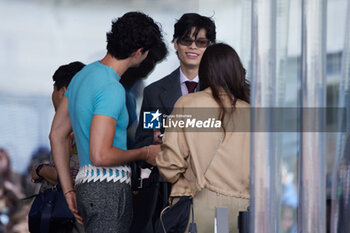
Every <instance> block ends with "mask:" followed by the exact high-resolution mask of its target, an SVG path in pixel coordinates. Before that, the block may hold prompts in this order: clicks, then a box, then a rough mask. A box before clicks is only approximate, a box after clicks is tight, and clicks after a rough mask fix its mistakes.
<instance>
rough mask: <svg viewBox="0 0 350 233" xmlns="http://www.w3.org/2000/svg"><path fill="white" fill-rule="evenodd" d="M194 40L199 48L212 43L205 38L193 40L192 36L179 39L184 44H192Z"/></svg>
mask: <svg viewBox="0 0 350 233" xmlns="http://www.w3.org/2000/svg"><path fill="white" fill-rule="evenodd" d="M193 42H194V43H196V46H197V47H198V48H206V47H208V45H209V44H210V41H209V40H208V39H203V38H198V39H195V40H192V39H191V38H188V37H185V38H182V39H180V40H179V43H180V44H181V45H184V46H190V45H191V44H192V43H193Z"/></svg>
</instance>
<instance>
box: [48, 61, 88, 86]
mask: <svg viewBox="0 0 350 233" xmlns="http://www.w3.org/2000/svg"><path fill="white" fill-rule="evenodd" d="M84 66H85V64H83V63H81V62H79V61H75V62H71V63H69V64H67V65H62V66H60V67H59V68H58V69H57V70H56V71H55V73H54V74H53V76H52V80H53V81H54V84H55V86H56V88H57V90H58V91H59V90H60V89H61V88H62V87H68V85H69V83H70V81H71V80H72V78H73V77H74V75H76V73H78V72H79V71H80V70H81V69H82V68H83V67H84Z"/></svg>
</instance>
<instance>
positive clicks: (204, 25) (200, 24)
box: [173, 13, 216, 43]
mask: <svg viewBox="0 0 350 233" xmlns="http://www.w3.org/2000/svg"><path fill="white" fill-rule="evenodd" d="M192 28H195V31H194V36H195V37H197V35H198V32H199V30H200V29H205V31H206V37H207V39H208V40H209V41H210V42H212V43H215V40H216V31H215V23H214V21H213V20H212V19H211V18H209V17H206V16H202V15H199V14H196V13H187V14H184V15H182V16H181V18H180V19H179V20H178V21H177V22H176V24H175V25H174V35H173V42H174V39H177V40H179V39H182V38H184V37H190V36H191V35H190V33H191V30H192Z"/></svg>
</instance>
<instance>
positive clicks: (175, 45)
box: [174, 39, 179, 51]
mask: <svg viewBox="0 0 350 233" xmlns="http://www.w3.org/2000/svg"><path fill="white" fill-rule="evenodd" d="M174 48H175V50H176V51H177V50H178V48H179V45H178V44H177V39H174Z"/></svg>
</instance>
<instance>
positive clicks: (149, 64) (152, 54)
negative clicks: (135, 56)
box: [120, 42, 168, 88]
mask: <svg viewBox="0 0 350 233" xmlns="http://www.w3.org/2000/svg"><path fill="white" fill-rule="evenodd" d="M167 54H168V49H167V47H166V45H165V43H164V42H162V43H160V44H158V45H157V46H156V47H153V48H151V49H150V50H149V53H148V55H147V57H146V59H145V60H143V62H142V63H141V64H140V65H139V66H138V67H130V68H129V69H128V70H127V71H126V72H125V73H124V74H123V75H122V77H121V79H120V82H121V84H122V85H123V86H124V87H129V88H131V87H132V86H133V85H134V84H135V83H136V82H137V81H138V80H140V79H142V78H145V77H146V76H147V75H148V74H149V73H151V72H152V70H153V69H154V67H155V66H156V64H157V63H159V62H161V61H163V60H164V58H165V57H166V56H167Z"/></svg>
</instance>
